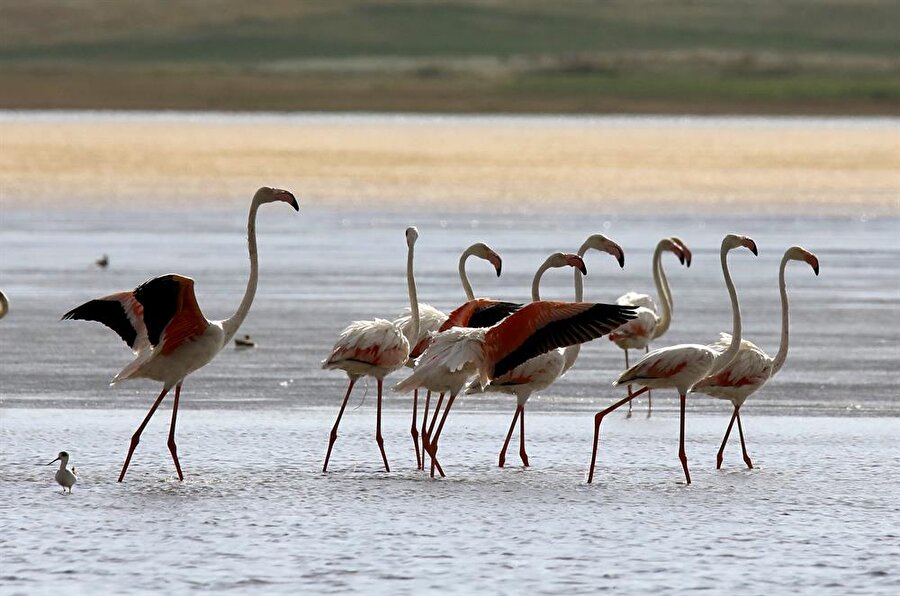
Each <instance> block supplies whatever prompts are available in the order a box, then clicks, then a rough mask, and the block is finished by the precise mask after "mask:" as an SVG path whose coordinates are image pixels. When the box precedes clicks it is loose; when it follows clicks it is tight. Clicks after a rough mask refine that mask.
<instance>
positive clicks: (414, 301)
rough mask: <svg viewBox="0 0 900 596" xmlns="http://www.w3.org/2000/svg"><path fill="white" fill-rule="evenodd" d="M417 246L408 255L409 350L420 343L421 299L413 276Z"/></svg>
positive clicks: (410, 248)
mask: <svg viewBox="0 0 900 596" xmlns="http://www.w3.org/2000/svg"><path fill="white" fill-rule="evenodd" d="M414 253H415V245H414V244H410V245H409V250H408V251H407V253H406V288H407V290H408V291H409V314H410V323H411V324H410V326H409V327H408V329H407V335H406V339H407V340H408V341H409V349H410V351H412V349H413V348H414V347H415V345H416V344H417V343H419V299H418V296H417V294H416V279H415V276H414V275H413V257H414Z"/></svg>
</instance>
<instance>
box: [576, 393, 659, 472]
mask: <svg viewBox="0 0 900 596" xmlns="http://www.w3.org/2000/svg"><path fill="white" fill-rule="evenodd" d="M646 391H648V388H647V387H644V388H643V389H639V390H638V391H636V392H635V393H630V394H629V395H628V397H623V398H622V399H620V400H619V401H617V402H616V403H614V404H613V405H611V406H610V407H608V408H606V409H605V410H601V411H599V412H597V413H596V414H594V449H593V452H592V453H591V469H590V471H589V472H588V484H590V483H591V482H592V481H593V480H594V468H595V467H596V464H597V444H598V443H599V442H600V423H601V422H603V418H604V416H606V415H607V414H609V413H610V412H612V411H613V410H616V409H618V408H620V407H622V406H624V405H625V404H627V403H629V402H630V401H631V400H633V399H634V398H636V397H637V396H639V395H640V394H642V393H644V392H646Z"/></svg>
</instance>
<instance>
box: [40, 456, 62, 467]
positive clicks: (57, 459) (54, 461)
mask: <svg viewBox="0 0 900 596" xmlns="http://www.w3.org/2000/svg"><path fill="white" fill-rule="evenodd" d="M58 461H59V458H58V457H57V458H56V459H54V460H53V461H52V462H50V463H49V464H44V465H45V466H49V465H50V464H55V463H56V462H58Z"/></svg>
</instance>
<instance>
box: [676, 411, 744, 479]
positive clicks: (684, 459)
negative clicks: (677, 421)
mask: <svg viewBox="0 0 900 596" xmlns="http://www.w3.org/2000/svg"><path fill="white" fill-rule="evenodd" d="M686 402H687V396H686V395H685V394H684V393H682V394H681V432H680V434H679V437H678V459H680V460H681V467H682V468H684V479H685V480H687V483H688V484H690V483H691V472H690V471H689V470H688V463H687V454H686V453H685V451H684V407H685V404H686ZM739 424H740V423H739Z"/></svg>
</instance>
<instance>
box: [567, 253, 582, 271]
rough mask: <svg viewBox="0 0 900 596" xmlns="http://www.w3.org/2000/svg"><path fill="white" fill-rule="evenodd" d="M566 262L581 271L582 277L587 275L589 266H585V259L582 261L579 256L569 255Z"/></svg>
mask: <svg viewBox="0 0 900 596" xmlns="http://www.w3.org/2000/svg"><path fill="white" fill-rule="evenodd" d="M566 261H567V262H568V263H569V265H570V266H572V267H575V268H576V269H578V270H579V271H581V274H582V275H587V265H585V264H584V259H582V258H581V257H579V256H578V255H567V256H566Z"/></svg>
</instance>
